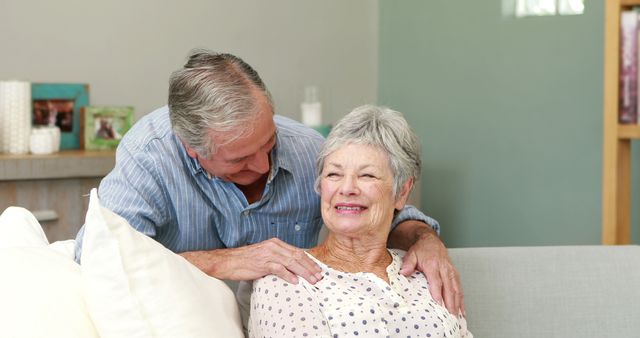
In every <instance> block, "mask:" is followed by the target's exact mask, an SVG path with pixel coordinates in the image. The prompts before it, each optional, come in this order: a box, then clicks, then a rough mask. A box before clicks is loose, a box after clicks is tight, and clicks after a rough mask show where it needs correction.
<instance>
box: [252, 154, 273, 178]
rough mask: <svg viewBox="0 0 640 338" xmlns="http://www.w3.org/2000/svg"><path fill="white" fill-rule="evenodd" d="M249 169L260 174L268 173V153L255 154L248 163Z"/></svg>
mask: <svg viewBox="0 0 640 338" xmlns="http://www.w3.org/2000/svg"><path fill="white" fill-rule="evenodd" d="M249 169H251V170H252V171H255V172H257V173H260V174H264V173H266V172H267V171H269V153H268V152H266V153H265V152H257V153H256V154H255V156H253V158H252V159H251V162H250V163H249Z"/></svg>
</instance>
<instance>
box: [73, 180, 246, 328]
mask: <svg viewBox="0 0 640 338" xmlns="http://www.w3.org/2000/svg"><path fill="white" fill-rule="evenodd" d="M83 243H84V244H83V249H82V254H81V267H82V273H83V279H84V294H85V301H86V302H87V306H88V307H89V312H90V313H91V316H92V318H93V320H94V323H95V325H96V327H97V328H98V332H99V333H100V336H101V337H102V338H111V337H113V338H115V337H118V338H119V337H151V336H154V337H167V338H175V337H190V338H198V337H243V334H242V325H241V323H240V315H239V312H238V307H237V304H236V301H235V298H234V296H233V293H232V292H231V290H230V289H229V287H227V286H226V284H224V282H222V281H220V280H218V279H215V278H213V277H210V276H207V275H206V274H204V273H203V272H201V271H200V270H198V269H197V268H196V267H195V266H193V265H192V264H190V263H189V262H188V261H187V260H185V259H184V258H183V257H181V256H179V255H176V254H175V253H173V252H171V251H169V250H168V249H166V248H165V247H163V246H162V245H161V244H159V243H157V242H156V241H154V240H153V239H151V238H149V237H147V236H145V235H143V234H141V233H139V232H138V231H136V230H134V229H133V228H132V227H131V226H130V225H129V224H128V223H127V221H126V220H125V219H123V218H122V217H120V216H118V215H116V214H114V213H113V212H111V211H109V210H107V209H105V208H103V207H101V206H100V204H99V201H98V197H97V193H96V190H95V189H93V190H92V191H91V200H90V203H89V210H88V211H87V217H86V221H85V232H84V240H83Z"/></svg>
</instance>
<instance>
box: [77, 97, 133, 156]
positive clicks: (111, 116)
mask: <svg viewBox="0 0 640 338" xmlns="http://www.w3.org/2000/svg"><path fill="white" fill-rule="evenodd" d="M133 111H134V109H133V107H131V106H86V107H83V109H82V113H81V116H82V123H81V125H82V130H83V131H82V148H83V149H85V150H112V149H116V148H117V147H118V144H119V143H120V140H122V137H123V136H124V134H125V133H126V132H127V131H129V129H130V128H131V126H132V125H133Z"/></svg>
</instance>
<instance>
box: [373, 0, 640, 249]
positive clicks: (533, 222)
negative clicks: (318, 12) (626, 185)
mask: <svg viewBox="0 0 640 338" xmlns="http://www.w3.org/2000/svg"><path fill="white" fill-rule="evenodd" d="M379 5H380V6H379V11H380V46H379V48H380V52H379V67H380V70H379V89H378V90H379V92H378V98H379V103H380V104H383V105H387V106H390V107H392V108H394V109H396V110H399V111H401V112H403V113H404V114H405V116H406V117H407V119H408V120H409V122H410V123H411V125H412V126H413V127H414V129H415V130H416V132H417V133H418V134H419V136H420V138H421V141H422V147H423V162H424V167H423V168H424V170H423V175H422V179H421V181H420V182H419V186H418V187H419V188H421V189H422V206H421V207H422V209H423V210H425V211H426V212H427V213H428V214H429V215H431V216H433V217H434V218H436V219H438V220H439V221H440V223H441V224H442V228H443V230H442V237H443V239H444V240H445V243H446V244H447V245H448V246H450V247H468V246H508V245H573V244H598V243H600V229H601V228H600V226H601V211H600V208H601V173H602V168H601V160H602V73H603V64H602V62H603V55H602V48H603V23H604V14H603V13H604V12H603V11H604V8H603V1H586V6H587V7H586V11H585V14H584V15H578V16H556V17H536V18H522V19H516V18H505V17H503V16H502V13H501V6H502V5H501V2H500V1H499V0H485V1H447V0H429V1H422V0H420V1H418V0H414V1H392V0H388V1H387V0H381V1H380V2H379ZM634 224H635V223H634ZM634 231H635V233H634V238H635V242H636V243H637V242H638V240H637V239H638V234H637V232H638V231H637V230H635V229H634Z"/></svg>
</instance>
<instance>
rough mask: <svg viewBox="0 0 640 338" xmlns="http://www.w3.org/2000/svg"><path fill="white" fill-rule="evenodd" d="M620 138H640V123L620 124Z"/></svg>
mask: <svg viewBox="0 0 640 338" xmlns="http://www.w3.org/2000/svg"><path fill="white" fill-rule="evenodd" d="M618 139H623V140H627V139H628V140H638V139H640V125H636V124H620V125H618Z"/></svg>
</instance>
